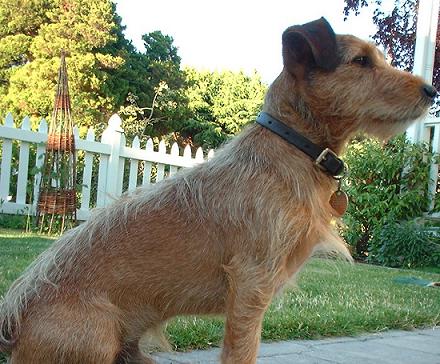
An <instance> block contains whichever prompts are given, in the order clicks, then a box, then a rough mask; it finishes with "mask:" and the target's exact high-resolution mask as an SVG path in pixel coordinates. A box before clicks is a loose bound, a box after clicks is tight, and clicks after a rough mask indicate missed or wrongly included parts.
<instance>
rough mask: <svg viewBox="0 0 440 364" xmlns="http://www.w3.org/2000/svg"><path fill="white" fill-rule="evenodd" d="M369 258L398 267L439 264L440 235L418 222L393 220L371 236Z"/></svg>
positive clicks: (372, 261) (370, 260) (436, 265)
mask: <svg viewBox="0 0 440 364" xmlns="http://www.w3.org/2000/svg"><path fill="white" fill-rule="evenodd" d="M368 261H369V262H371V263H375V264H381V265H386V266H388V267H395V268H416V267H439V266H440V244H439V237H438V236H435V235H434V234H433V233H430V232H428V231H427V230H426V229H425V227H424V226H422V225H419V224H417V223H415V222H402V223H397V222H390V223H388V224H385V225H384V226H383V227H382V228H381V229H380V230H379V231H378V232H377V233H376V234H374V237H373V238H372V239H371V242H370V249H369V256H368Z"/></svg>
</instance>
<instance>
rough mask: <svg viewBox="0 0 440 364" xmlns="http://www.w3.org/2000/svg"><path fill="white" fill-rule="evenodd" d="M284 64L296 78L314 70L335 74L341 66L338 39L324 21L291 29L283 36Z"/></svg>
mask: <svg viewBox="0 0 440 364" xmlns="http://www.w3.org/2000/svg"><path fill="white" fill-rule="evenodd" d="M283 62H284V66H285V67H286V68H287V70H288V71H289V72H290V73H292V74H293V75H295V76H296V77H300V78H301V77H303V76H304V75H305V74H306V73H307V72H308V71H309V70H310V69H312V68H316V67H318V68H321V69H323V70H325V71H332V70H334V69H335V68H336V66H337V65H338V62H339V61H338V55H337V49H336V36H335V33H334V31H333V29H332V27H331V26H330V24H329V23H328V22H327V20H325V19H324V18H321V19H318V20H315V21H312V22H310V23H306V24H304V25H295V26H293V27H289V28H287V29H286V30H285V31H284V33H283Z"/></svg>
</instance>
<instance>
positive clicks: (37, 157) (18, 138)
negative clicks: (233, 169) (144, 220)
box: [0, 113, 213, 220]
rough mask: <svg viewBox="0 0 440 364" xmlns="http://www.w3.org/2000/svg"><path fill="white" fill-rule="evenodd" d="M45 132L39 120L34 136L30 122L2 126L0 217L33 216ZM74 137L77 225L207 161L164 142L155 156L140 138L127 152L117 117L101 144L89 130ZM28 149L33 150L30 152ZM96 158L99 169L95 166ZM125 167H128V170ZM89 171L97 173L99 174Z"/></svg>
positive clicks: (8, 122) (7, 120)
mask: <svg viewBox="0 0 440 364" xmlns="http://www.w3.org/2000/svg"><path fill="white" fill-rule="evenodd" d="M47 129H48V128H47V122H46V121H45V120H44V119H43V120H41V122H40V124H39V127H38V131H32V130H31V127H30V120H29V118H28V117H25V118H24V119H23V121H22V123H21V127H20V128H17V127H16V125H15V122H14V119H13V116H12V115H11V114H10V113H9V114H8V115H7V116H6V118H5V120H4V125H0V145H1V166H0V213H6V214H31V215H34V214H35V211H36V202H37V197H38V187H39V182H40V178H41V175H40V172H39V171H40V170H41V167H42V165H43V162H44V153H45V142H46V141H47ZM74 134H75V143H76V144H75V145H76V148H77V150H78V154H82V153H83V155H81V160H82V161H83V163H81V166H82V167H81V168H80V165H78V169H79V170H78V175H79V176H82V178H81V180H78V181H77V182H79V184H80V186H81V188H80V189H81V191H80V194H79V195H80V201H79V204H80V206H79V209H78V210H77V217H78V219H79V220H86V219H87V218H88V217H89V216H90V209H91V208H92V207H95V206H96V207H103V206H106V205H108V204H109V203H111V202H112V201H113V200H114V199H116V198H117V197H118V196H120V195H121V194H122V193H123V192H125V191H126V190H128V191H132V190H134V189H135V188H136V187H137V186H138V185H141V184H142V185H145V184H149V183H155V182H158V181H160V180H162V179H164V178H165V177H167V176H169V175H172V174H174V173H176V172H177V170H178V169H180V168H182V167H191V166H194V165H195V164H198V163H202V162H203V161H204V160H205V159H204V153H203V150H202V149H201V148H198V149H197V151H196V153H195V155H194V157H193V156H192V150H191V148H190V146H189V145H187V146H186V147H185V148H184V149H183V153H181V150H180V148H179V146H178V145H177V143H174V144H173V145H172V146H171V148H170V150H169V151H167V146H166V143H165V142H164V141H163V140H162V141H160V143H159V145H158V148H157V150H155V149H156V148H155V147H154V145H153V141H152V140H151V139H149V140H148V141H147V143H146V145H145V147H143V148H141V146H140V142H139V138H138V137H135V138H134V140H133V142H132V144H131V146H127V145H126V138H125V135H124V131H123V130H122V128H121V119H120V117H119V116H118V115H116V114H115V115H113V116H112V117H111V118H110V120H109V122H108V126H107V128H106V129H105V131H104V132H103V134H102V138H101V141H96V140H95V133H94V131H93V129H89V130H88V132H87V136H86V139H81V138H80V137H79V133H78V129H77V128H75V130H74ZM32 144H34V145H35V146H36V147H35V148H31V145H32ZM15 148H18V149H15ZM13 150H16V151H18V161H17V160H15V159H16V158H17V152H16V153H14V152H13ZM82 151H83V152H82ZM32 153H35V154H34V155H31V154H32ZM212 155H213V151H212V150H210V151H209V153H208V154H207V158H208V159H209V158H211V157H212ZM96 157H97V158H98V160H99V162H98V163H94V159H95V158H96ZM30 160H34V161H35V165H34V166H30ZM126 163H129V164H128V165H127V168H126ZM93 168H97V171H94V170H93ZM32 171H35V172H36V173H32ZM92 178H96V179H97V180H94V185H95V186H97V187H96V193H93V192H94V191H92V188H91V187H92ZM11 182H16V183H11ZM15 186H16V189H15ZM124 186H125V187H124ZM12 189H14V191H12ZM92 195H93V196H94V198H92Z"/></svg>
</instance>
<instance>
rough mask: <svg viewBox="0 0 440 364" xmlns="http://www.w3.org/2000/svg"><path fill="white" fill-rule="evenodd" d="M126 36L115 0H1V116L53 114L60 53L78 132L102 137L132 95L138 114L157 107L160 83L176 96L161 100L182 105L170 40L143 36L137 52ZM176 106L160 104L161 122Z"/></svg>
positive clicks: (180, 80) (177, 67)
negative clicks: (93, 131)
mask: <svg viewBox="0 0 440 364" xmlns="http://www.w3.org/2000/svg"><path fill="white" fill-rule="evenodd" d="M123 30H124V27H123V26H122V25H121V18H120V17H119V16H118V15H117V14H116V8H115V4H114V3H113V2H112V1H110V0H97V1H87V0H30V1H21V0H11V1H6V0H0V112H1V113H3V114H4V113H6V112H7V111H11V112H13V113H14V114H15V115H16V116H17V117H22V116H24V115H30V116H35V117H38V118H40V117H48V116H50V114H51V111H52V107H53V98H54V93H55V83H56V79H57V70H58V67H59V58H60V52H61V50H62V49H64V50H66V51H67V54H68V57H67V65H68V73H69V87H70V93H71V98H72V109H73V112H74V117H75V121H76V123H77V124H79V125H80V126H94V127H95V128H96V129H98V132H99V131H100V130H102V129H103V128H104V127H105V125H106V121H107V120H108V118H109V116H110V115H111V114H112V113H114V112H116V111H118V110H119V108H120V107H122V106H124V105H126V106H127V105H130V102H129V101H130V97H134V98H135V99H136V100H137V103H138V104H139V105H140V108H144V107H147V106H151V103H152V100H153V98H154V95H155V93H156V90H157V88H158V87H159V84H161V83H165V84H166V85H168V89H169V90H170V92H168V93H167V96H166V97H165V95H163V97H162V99H163V100H165V99H167V101H170V99H171V100H172V101H176V98H175V97H174V98H173V92H171V91H174V90H176V89H179V88H180V87H181V86H182V85H183V83H184V74H183V73H182V72H181V71H180V58H179V57H178V55H177V48H175V47H174V46H173V45H172V42H173V40H172V38H171V37H169V36H165V35H162V33H160V32H158V31H157V32H153V33H150V34H147V35H144V43H145V47H146V51H145V52H139V51H137V50H136V49H135V48H134V46H133V45H132V44H131V42H129V41H128V40H127V39H126V38H125V37H124V34H123ZM167 52H168V53H167ZM127 98H128V100H127ZM161 101H162V100H161ZM173 105H174V104H173V102H168V103H165V101H164V102H162V104H161V105H160V106H159V107H157V108H156V111H157V116H158V117H159V118H165V119H166V118H170V117H172V116H173V113H174V106H173Z"/></svg>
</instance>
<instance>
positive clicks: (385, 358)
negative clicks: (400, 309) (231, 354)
mask: <svg viewBox="0 0 440 364" xmlns="http://www.w3.org/2000/svg"><path fill="white" fill-rule="evenodd" d="M219 354H220V349H212V350H206V351H193V352H189V353H159V354H156V355H155V356H154V358H155V360H157V362H158V364H214V363H219V359H218V358H219ZM303 363H307V364H316V363H341V364H366V363H368V364H379V363H386V364H440V328H436V329H425V330H415V331H387V332H384V333H380V334H372V335H365V336H359V337H354V338H353V337H343V338H335V339H325V340H296V341H284V342H278V343H270V344H264V343H263V344H262V345H261V348H260V355H259V356H258V364H303Z"/></svg>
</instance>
